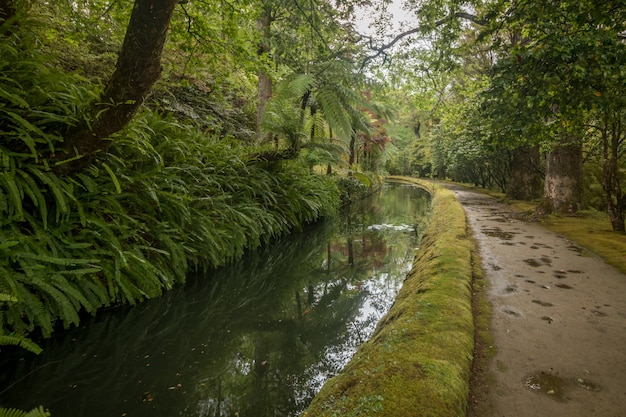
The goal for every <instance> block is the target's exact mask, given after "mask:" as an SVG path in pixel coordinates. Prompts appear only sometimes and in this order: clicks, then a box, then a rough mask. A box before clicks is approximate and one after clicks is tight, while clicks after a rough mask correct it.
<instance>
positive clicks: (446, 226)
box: [303, 177, 474, 417]
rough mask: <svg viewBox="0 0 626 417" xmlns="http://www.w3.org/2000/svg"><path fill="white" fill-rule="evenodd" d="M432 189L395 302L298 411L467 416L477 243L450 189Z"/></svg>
mask: <svg viewBox="0 0 626 417" xmlns="http://www.w3.org/2000/svg"><path fill="white" fill-rule="evenodd" d="M394 178H395V179H398V180H402V181H405V182H410V183H412V184H416V185H418V186H421V187H423V188H425V189H427V190H428V191H430V192H431V194H432V215H431V221H430V224H429V226H428V229H427V231H426V233H425V234H424V236H423V238H422V241H421V245H420V249H419V250H418V252H417V254H416V256H415V259H414V262H413V267H412V270H411V272H410V273H409V274H408V276H407V279H406V280H405V282H404V285H403V287H402V289H401V290H400V292H399V294H398V296H397V298H396V301H395V303H394V305H393V306H392V307H391V309H390V311H389V312H388V313H387V315H386V316H385V317H384V318H383V319H382V320H381V321H380V322H379V323H378V326H377V328H376V331H375V332H374V335H373V336H372V338H371V339H370V340H369V341H368V342H366V343H364V344H363V345H362V346H361V347H360V348H359V350H358V351H357V353H356V354H355V356H354V357H353V359H352V360H351V361H350V363H349V364H348V365H347V366H346V368H345V369H344V370H343V371H342V372H341V373H340V374H339V375H337V376H336V377H334V378H332V379H330V380H329V381H327V382H326V384H325V385H324V387H323V388H322V390H321V391H320V393H319V394H318V395H317V396H316V397H315V399H314V401H313V402H312V403H311V405H310V406H309V408H308V409H307V410H306V411H305V412H304V414H303V417H313V416H315V417H324V416H342V417H359V416H363V417H365V416H389V417H391V416H393V417H403V416H422V417H454V416H465V414H466V409H467V398H468V389H469V377H470V368H471V363H472V355H473V349H474V324H473V318H472V304H471V303H472V253H473V251H474V242H473V239H472V237H471V233H470V232H469V230H468V229H467V226H466V221H465V213H464V211H463V209H462V207H461V205H460V204H459V203H458V201H457V200H456V198H455V197H454V194H453V193H452V192H451V191H449V190H446V189H444V188H441V187H439V186H437V185H433V184H431V183H427V182H424V181H420V180H417V179H413V178H407V177H401V178H398V177H394Z"/></svg>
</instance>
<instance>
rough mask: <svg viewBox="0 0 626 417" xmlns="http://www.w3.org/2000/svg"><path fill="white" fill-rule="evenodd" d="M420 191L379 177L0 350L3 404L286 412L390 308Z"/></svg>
mask: <svg viewBox="0 0 626 417" xmlns="http://www.w3.org/2000/svg"><path fill="white" fill-rule="evenodd" d="M429 206H430V197H429V195H428V193H426V192H425V191H424V190H421V189H419V188H416V187H413V186H408V185H403V184H399V183H392V182H388V183H386V184H385V186H384V187H383V189H382V190H381V192H380V193H377V194H375V195H373V196H371V197H369V198H367V199H365V200H364V201H362V202H360V203H358V204H354V205H352V206H351V207H349V208H348V209H346V210H345V211H344V213H342V215H341V216H339V217H338V218H337V219H329V220H325V221H323V222H319V223H316V224H314V225H311V226H309V227H307V228H306V229H305V230H303V231H301V232H297V233H293V234H291V235H289V236H286V237H284V238H283V239H280V240H278V241H276V242H274V243H273V244H271V245H268V246H267V247H264V248H262V249H260V250H257V251H253V252H250V253H248V254H247V255H246V256H245V257H244V258H243V259H242V260H240V261H238V262H235V263H233V264H232V265H229V266H227V267H224V268H220V269H219V270H217V271H212V272H211V273H210V274H208V276H192V277H189V280H188V282H187V284H186V285H185V286H184V287H182V288H179V289H176V290H174V291H171V292H169V293H166V294H165V295H164V296H162V297H161V298H158V299H154V300H149V301H147V302H144V303H142V304H139V305H137V306H134V307H124V308H117V309H113V310H110V311H102V312H100V313H98V314H97V315H96V316H95V317H87V318H85V319H84V320H83V321H82V322H81V325H80V327H78V328H73V329H70V330H66V331H60V332H58V333H57V334H56V335H55V336H53V337H52V338H50V339H48V340H45V341H43V343H42V347H43V348H44V352H43V353H42V354H40V355H39V356H35V355H33V354H30V353H24V352H19V353H11V354H7V353H5V352H4V351H3V353H2V356H1V357H0V405H1V406H4V407H17V408H21V409H24V410H29V409H31V408H34V407H36V406H39V405H43V406H44V407H45V408H47V409H49V410H50V411H51V413H52V417H74V416H90V417H100V416H102V417H104V416H106V417H117V416H128V417H136V416H137V417H140V416H141V417H143V416H156V417H161V416H162V417H165V416H167V417H171V416H194V417H196V416H198V417H199V416H203V417H204V416H207V417H208V416H211V417H218V416H239V417H244V416H249V417H266V416H267V417H269V416H297V415H298V414H299V413H301V412H302V411H303V410H304V409H305V408H306V407H307V405H308V404H309V403H310V401H311V400H312V399H313V397H314V396H315V394H316V393H317V392H318V391H319V390H320V388H321V387H322V385H323V384H324V382H325V381H326V380H327V379H328V378H330V377H332V376H333V375H336V374H337V373H338V372H339V371H340V370H341V369H342V368H343V367H344V366H345V364H346V363H347V362H348V361H349V360H350V358H351V357H352V355H353V354H354V352H355V351H356V349H357V348H358V346H359V345H360V344H361V343H363V342H364V341H366V340H367V339H368V338H369V336H370V335H371V334H372V332H373V331H374V328H375V326H376V323H377V322H378V320H379V319H380V318H381V317H382V316H383V315H384V314H385V313H386V312H387V310H388V309H389V307H390V306H391V304H392V303H393V300H394V298H395V296H396V294H397V292H398V291H399V289H400V287H401V285H402V282H403V280H404V278H405V276H406V274H407V272H408V271H409V270H410V268H411V262H412V260H413V256H414V255H415V251H416V250H417V247H418V244H419V239H420V237H421V232H422V231H423V230H425V228H426V226H427V225H426V223H427V221H428V210H429Z"/></svg>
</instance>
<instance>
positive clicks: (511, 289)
mask: <svg viewBox="0 0 626 417" xmlns="http://www.w3.org/2000/svg"><path fill="white" fill-rule="evenodd" d="M504 292H505V293H506V294H512V293H514V292H517V287H516V286H515V285H509V286H508V287H506V288H505V289H504Z"/></svg>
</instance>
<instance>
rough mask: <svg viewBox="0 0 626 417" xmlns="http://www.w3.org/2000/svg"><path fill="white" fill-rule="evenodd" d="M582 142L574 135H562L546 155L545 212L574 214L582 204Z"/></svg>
mask: <svg viewBox="0 0 626 417" xmlns="http://www.w3.org/2000/svg"><path fill="white" fill-rule="evenodd" d="M582 172H583V169H582V144H581V141H580V139H579V138H578V137H575V136H573V135H571V134H563V137H562V138H561V141H560V143H559V144H558V145H557V146H556V148H554V150H552V152H549V153H548V155H547V157H546V178H545V184H544V195H543V197H544V204H543V207H544V209H546V211H555V212H559V213H570V214H572V213H576V212H577V211H578V210H580V209H581V206H582V194H583V187H582V177H583V175H582Z"/></svg>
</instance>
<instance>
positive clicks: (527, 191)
mask: <svg viewBox="0 0 626 417" xmlns="http://www.w3.org/2000/svg"><path fill="white" fill-rule="evenodd" d="M539 166H540V154H539V148H538V147H537V146H533V147H523V148H517V149H514V150H513V151H512V153H511V175H510V178H509V182H508V187H507V189H506V196H507V197H508V198H512V199H514V200H527V201H530V200H535V199H537V198H541V191H542V190H541V181H542V176H541V172H540V170H539Z"/></svg>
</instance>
